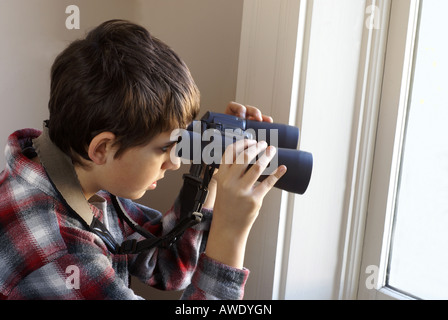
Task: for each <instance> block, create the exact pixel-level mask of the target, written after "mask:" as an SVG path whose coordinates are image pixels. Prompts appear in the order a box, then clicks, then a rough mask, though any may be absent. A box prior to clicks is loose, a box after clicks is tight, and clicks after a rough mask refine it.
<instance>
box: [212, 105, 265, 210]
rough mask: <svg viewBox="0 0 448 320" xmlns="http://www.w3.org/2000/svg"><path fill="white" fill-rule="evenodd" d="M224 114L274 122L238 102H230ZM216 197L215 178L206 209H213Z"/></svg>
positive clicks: (254, 108) (258, 111) (256, 110)
mask: <svg viewBox="0 0 448 320" xmlns="http://www.w3.org/2000/svg"><path fill="white" fill-rule="evenodd" d="M224 113H225V114H228V115H232V116H236V117H239V118H242V119H247V120H256V121H263V122H269V123H273V122H274V120H273V119H272V118H271V117H269V116H266V115H263V114H262V113H261V111H260V110H259V109H258V108H256V107H252V106H248V105H246V106H245V105H242V104H240V103H236V102H229V104H228V105H227V107H226V110H225V112H224ZM215 197H216V180H215V179H214V178H213V179H212V180H211V181H210V183H209V185H208V196H207V199H206V201H205V203H204V208H207V209H212V208H213V206H214V203H215Z"/></svg>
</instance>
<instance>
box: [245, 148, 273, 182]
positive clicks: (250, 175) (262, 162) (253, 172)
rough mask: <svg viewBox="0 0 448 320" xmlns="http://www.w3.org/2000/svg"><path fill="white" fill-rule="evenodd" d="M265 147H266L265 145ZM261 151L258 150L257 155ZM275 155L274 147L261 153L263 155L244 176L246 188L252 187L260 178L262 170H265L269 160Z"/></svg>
mask: <svg viewBox="0 0 448 320" xmlns="http://www.w3.org/2000/svg"><path fill="white" fill-rule="evenodd" d="M265 146H267V145H266V144H265ZM261 151H263V150H259V151H258V153H257V154H259V153H260V152H261ZM276 153H277V149H276V148H275V147H272V146H271V147H269V148H267V149H266V151H265V152H264V153H263V155H262V156H261V157H260V158H259V159H258V160H257V162H255V163H254V164H253V165H252V166H251V167H250V168H249V170H247V172H246V173H245V175H244V180H245V183H247V185H248V186H251V187H252V186H253V184H254V183H255V182H256V181H257V180H258V178H260V176H261V174H262V173H263V172H264V170H265V169H266V168H267V166H268V165H269V163H270V162H271V160H272V159H273V158H274V156H275V154H276Z"/></svg>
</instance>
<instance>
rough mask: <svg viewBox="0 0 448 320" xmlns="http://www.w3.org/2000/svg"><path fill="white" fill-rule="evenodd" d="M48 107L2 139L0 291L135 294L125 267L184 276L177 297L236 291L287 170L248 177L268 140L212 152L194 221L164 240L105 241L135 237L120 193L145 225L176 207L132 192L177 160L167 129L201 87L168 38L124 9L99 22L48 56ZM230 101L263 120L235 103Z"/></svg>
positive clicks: (163, 224)
mask: <svg viewBox="0 0 448 320" xmlns="http://www.w3.org/2000/svg"><path fill="white" fill-rule="evenodd" d="M49 111H50V119H49V121H47V122H46V123H45V125H44V129H43V132H40V131H38V130H34V129H25V130H20V131H17V132H15V133H14V134H12V135H11V136H10V138H9V140H8V146H7V148H6V158H7V165H6V169H5V171H3V172H2V173H1V175H0V195H1V197H0V270H2V272H1V273H0V297H2V298H3V299H139V298H140V297H138V296H136V295H135V294H134V293H133V291H132V290H131V289H129V288H128V278H129V275H130V274H132V275H135V276H137V277H138V278H139V279H140V280H142V281H143V282H145V283H147V284H148V285H151V286H154V287H157V288H160V289H165V290H180V289H185V288H186V289H185V291H184V294H183V296H182V298H184V299H239V298H242V296H243V292H244V285H245V281H246V279H247V276H248V273H249V272H248V270H247V269H244V268H243V265H242V264H243V259H244V251H245V246H246V240H247V237H248V234H249V231H250V229H251V227H252V224H253V223H254V220H255V219H256V217H257V215H258V211H259V209H260V206H261V204H262V200H263V198H264V196H265V195H266V193H267V192H268V191H269V190H270V189H271V188H272V186H273V185H274V184H275V182H276V181H277V180H278V179H279V178H280V177H281V176H282V175H283V174H284V173H285V170H286V168H284V167H280V168H279V169H278V170H277V171H276V172H275V173H274V174H272V175H271V176H270V177H269V178H267V179H266V180H264V181H263V182H262V183H260V184H258V185H256V186H255V185H254V183H255V182H256V181H257V179H258V177H259V175H260V174H261V172H262V171H263V170H264V168H265V167H266V166H267V164H268V163H269V161H270V159H272V157H273V156H274V153H275V150H274V149H273V148H267V146H266V143H264V142H260V143H257V142H256V141H250V140H246V141H239V142H237V143H236V144H235V146H234V148H228V150H227V151H226V152H233V153H234V154H233V159H234V162H235V163H241V161H235V160H240V159H245V160H247V161H246V163H248V162H250V160H252V159H254V158H255V157H256V155H257V154H259V153H260V152H263V151H265V153H264V155H263V156H262V157H261V158H260V159H259V160H258V162H257V164H256V165H253V166H252V167H251V168H250V169H249V170H246V169H247V165H236V164H234V163H223V164H221V166H220V169H219V172H218V173H217V174H216V175H215V177H214V178H213V180H212V181H211V183H210V185H209V188H210V193H209V196H208V198H207V200H206V203H205V204H204V208H208V209H203V210H202V214H203V216H204V218H203V222H202V223H201V224H199V225H197V226H195V227H193V228H190V229H188V230H186V231H185V233H184V234H183V235H182V237H181V238H180V239H179V240H178V241H177V242H176V243H175V244H174V245H173V246H172V247H169V248H165V247H159V248H155V249H151V250H146V251H143V252H142V253H140V254H120V252H114V250H113V248H112V249H111V245H110V243H109V241H108V240H110V241H111V243H112V247H113V243H114V242H116V243H122V242H124V241H126V240H131V239H136V240H141V239H143V237H142V236H140V235H138V234H137V233H135V232H134V230H133V229H132V228H131V227H130V226H129V225H128V224H126V223H124V222H123V219H121V218H120V217H119V216H118V214H119V213H118V211H119V210H118V209H117V204H118V206H119V207H120V208H121V209H120V210H123V211H124V212H125V213H126V214H127V215H128V216H130V217H131V218H132V219H133V220H134V221H136V222H137V223H138V224H139V225H140V226H143V228H144V229H145V230H147V231H150V232H151V233H152V234H155V235H162V234H166V233H167V232H169V231H170V230H171V229H172V228H173V227H174V225H175V224H176V223H177V222H178V220H179V219H180V209H179V207H180V205H181V204H180V203H179V200H177V201H176V203H175V204H174V206H173V207H172V209H171V210H169V211H168V212H167V213H166V214H165V215H164V216H163V218H162V217H161V214H160V213H158V212H156V211H154V210H152V209H149V208H146V207H144V206H142V205H139V204H136V203H134V202H132V201H131V200H135V199H139V198H140V197H141V196H142V195H143V194H144V193H145V192H146V191H147V190H152V189H155V188H156V187H157V181H158V180H160V179H162V178H163V177H164V174H165V172H166V171H168V170H176V169H178V167H179V164H178V163H177V162H176V161H174V160H173V159H171V158H170V154H171V152H170V151H171V149H172V148H173V147H174V145H175V144H174V143H173V142H172V141H171V140H170V134H171V131H172V130H174V129H176V128H183V127H185V126H186V125H187V124H188V123H190V122H191V121H192V120H193V119H194V118H195V116H196V115H197V113H198V111H199V92H198V89H197V87H196V85H195V83H194V81H193V79H192V77H191V75H190V72H189V70H188V68H187V67H186V65H185V64H184V63H183V61H182V60H181V59H180V58H179V57H178V56H177V55H176V54H175V53H174V52H173V51H172V50H171V49H170V48H169V47H167V46H166V45H165V44H164V43H162V42H161V41H160V40H158V39H156V38H154V37H152V36H151V35H150V34H149V33H148V31H147V30H145V29H144V28H142V27H140V26H138V25H135V24H132V23H130V22H127V21H122V20H112V21H107V22H105V23H103V24H101V25H100V26H98V27H97V28H95V29H93V30H92V31H91V32H90V33H89V34H88V35H87V37H86V39H83V40H78V41H75V42H73V43H72V44H70V45H69V46H68V48H67V49H65V50H64V51H63V52H62V53H61V54H60V55H59V56H58V57H57V58H56V60H55V62H54V65H53V67H52V70H51V94H50V101H49ZM226 113H229V114H234V115H238V116H246V117H252V118H256V119H258V120H260V121H263V120H264V121H272V119H270V118H269V117H265V116H262V115H261V114H260V112H259V110H258V109H256V108H253V107H247V108H246V107H244V106H241V105H238V104H235V103H230V104H229V106H228V107H227V109H226ZM223 159H224V157H223ZM226 159H227V158H226ZM115 197H117V198H115ZM114 199H116V200H115V201H116V203H114ZM128 199H131V200H128ZM211 209H213V219H212V210H211ZM86 221H87V222H86ZM97 226H102V227H97ZM95 230H100V231H99V232H100V233H101V232H103V233H104V232H106V231H107V232H108V233H109V234H110V237H109V238H108V236H106V237H101V236H99V233H98V232H96V231H95ZM204 248H205V251H204Z"/></svg>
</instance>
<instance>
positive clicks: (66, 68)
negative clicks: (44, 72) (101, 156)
mask: <svg viewBox="0 0 448 320" xmlns="http://www.w3.org/2000/svg"><path fill="white" fill-rule="evenodd" d="M48 107H49V111H50V120H49V123H48V127H49V134H50V138H51V140H52V141H53V142H54V143H55V144H56V145H57V146H58V147H59V148H60V149H61V150H62V151H63V152H65V153H66V154H67V155H69V156H70V157H71V158H72V161H73V162H74V163H79V164H81V161H80V160H81V158H80V157H82V158H84V159H86V160H90V159H89V156H88V154H87V147H88V145H89V144H90V142H91V140H92V139H93V138H94V137H95V136H96V135H97V134H99V133H101V132H105V131H110V132H112V133H114V134H115V136H116V137H117V143H118V148H119V149H118V151H117V153H116V155H115V156H116V157H119V156H120V155H121V154H122V153H123V152H124V151H125V150H126V149H128V148H131V147H135V146H141V145H144V144H146V143H149V142H150V141H151V139H152V138H154V137H155V136H156V135H157V134H159V133H161V132H164V131H168V130H171V129H174V128H180V127H185V126H186V125H187V124H188V123H190V122H191V121H192V120H193V119H194V118H195V117H196V115H197V113H198V111H199V90H198V88H197V86H196V84H195V83H194V81H193V78H192V76H191V74H190V71H189V70H188V68H187V66H186V65H185V63H184V62H183V61H182V60H181V59H180V58H179V56H178V55H177V54H176V53H175V52H174V51H173V50H172V49H170V48H169V47H168V46H167V45H166V44H164V43H163V42H162V41H160V40H159V39H157V38H155V37H153V36H151V34H150V33H149V32H148V31H147V30H146V29H145V28H143V27H141V26H138V25H136V24H133V23H131V22H128V21H124V20H110V21H106V22H104V23H102V24H101V25H99V26H98V27H96V28H95V29H93V30H92V31H90V32H89V33H88V35H87V37H86V38H85V39H83V40H76V41H74V42H73V43H71V44H70V45H69V46H68V47H67V48H66V49H65V50H64V51H63V52H62V53H61V54H60V55H59V56H58V57H57V58H56V60H55V62H54V64H53V67H52V70H51V92H50V100H49V104H48Z"/></svg>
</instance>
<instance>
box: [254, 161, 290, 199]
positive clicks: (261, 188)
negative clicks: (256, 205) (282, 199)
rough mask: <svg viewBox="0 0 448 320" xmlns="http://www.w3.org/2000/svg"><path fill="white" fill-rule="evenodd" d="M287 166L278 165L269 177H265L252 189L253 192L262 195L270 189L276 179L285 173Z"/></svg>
mask: <svg viewBox="0 0 448 320" xmlns="http://www.w3.org/2000/svg"><path fill="white" fill-rule="evenodd" d="M286 171H287V168H286V166H283V165H282V166H280V167H278V168H277V170H275V172H274V173H272V174H271V175H270V176H269V177H267V178H266V179H265V180H264V181H263V182H261V183H260V184H259V185H258V186H257V187H256V188H255V190H254V192H255V193H256V194H257V195H258V196H260V197H264V196H265V195H266V194H267V193H268V192H269V190H271V189H272V188H273V187H274V185H275V184H276V183H277V181H278V180H279V179H280V178H281V177H283V175H284V174H285V173H286Z"/></svg>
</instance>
